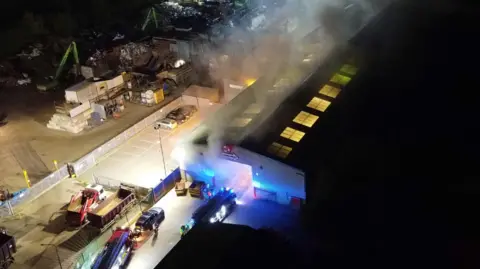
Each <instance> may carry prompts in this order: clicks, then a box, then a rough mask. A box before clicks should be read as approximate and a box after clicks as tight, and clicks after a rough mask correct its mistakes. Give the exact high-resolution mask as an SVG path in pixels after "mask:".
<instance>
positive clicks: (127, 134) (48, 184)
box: [0, 98, 183, 217]
mask: <svg viewBox="0 0 480 269" xmlns="http://www.w3.org/2000/svg"><path fill="white" fill-rule="evenodd" d="M182 104H183V102H182V99H181V98H177V99H175V100H173V101H171V102H170V103H169V104H167V105H166V106H164V107H162V108H161V109H160V110H157V111H156V112H154V113H152V114H150V115H149V116H147V117H146V118H144V119H143V120H141V121H139V122H137V123H136V124H135V125H133V126H132V127H130V128H128V129H127V130H125V131H124V132H123V133H121V134H119V135H117V136H116V137H114V138H112V139H111V140H109V141H108V142H106V143H105V144H103V145H101V146H99V147H98V148H96V149H95V150H93V151H92V152H90V153H88V154H87V155H85V156H83V157H82V158H80V159H79V160H78V161H76V162H75V163H73V167H74V169H75V174H76V175H77V176H80V175H82V174H83V173H85V172H86V171H87V170H88V169H90V168H92V167H93V166H95V165H96V164H97V163H98V162H100V160H101V158H102V157H104V156H105V155H106V154H108V153H109V152H111V151H112V150H114V149H116V148H118V147H119V146H120V145H121V144H123V143H124V142H125V141H127V140H129V139H130V138H132V137H133V136H134V135H136V134H138V133H139V132H140V131H142V130H143V129H145V128H146V127H147V126H150V125H151V124H153V123H154V122H155V121H156V120H158V119H162V118H164V117H165V116H166V115H167V113H168V112H170V111H172V110H173V109H175V108H177V107H179V106H180V105H182ZM68 176H69V175H68V170H67V166H66V165H65V166H62V167H61V168H59V169H58V170H57V171H55V172H53V173H52V174H50V175H48V176H47V177H45V178H44V179H42V180H40V181H39V182H38V183H36V184H35V185H33V186H32V187H31V188H29V189H27V190H26V191H25V192H24V193H23V194H22V195H19V196H18V197H15V198H13V199H11V200H9V201H8V202H9V203H10V204H11V208H12V209H13V212H12V210H10V209H9V206H8V204H7V203H4V204H2V205H0V217H5V216H9V215H12V213H14V211H15V206H18V205H21V204H23V203H25V202H28V201H31V200H33V199H36V198H37V197H39V196H40V195H42V194H43V193H44V192H46V191H48V190H49V189H51V188H53V187H54V186H55V185H57V184H58V183H59V182H60V181H61V180H62V179H64V178H66V177H68Z"/></svg>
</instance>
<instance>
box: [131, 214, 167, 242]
mask: <svg viewBox="0 0 480 269" xmlns="http://www.w3.org/2000/svg"><path fill="white" fill-rule="evenodd" d="M164 219H165V211H163V209H162V208H160V207H152V208H150V209H149V210H148V211H145V212H143V213H142V216H140V218H139V219H138V220H137V222H136V223H135V229H134V230H133V233H134V236H136V237H138V236H141V235H142V234H143V233H144V232H145V231H155V232H156V231H158V226H160V224H161V223H162V221H163V220H164Z"/></svg>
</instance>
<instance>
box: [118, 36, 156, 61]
mask: <svg viewBox="0 0 480 269" xmlns="http://www.w3.org/2000/svg"><path fill="white" fill-rule="evenodd" d="M148 52H150V48H149V47H148V46H147V45H146V44H143V43H133V42H130V43H128V44H125V45H123V46H122V48H121V49H120V63H121V64H122V66H125V67H127V66H133V65H134V62H135V60H136V59H137V58H139V57H140V56H142V55H145V54H147V53H148Z"/></svg>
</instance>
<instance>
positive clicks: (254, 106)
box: [243, 103, 262, 114]
mask: <svg viewBox="0 0 480 269" xmlns="http://www.w3.org/2000/svg"><path fill="white" fill-rule="evenodd" d="M260 112H262V108H261V107H260V105H259V104H255V103H253V104H251V105H250V106H249V107H248V108H247V109H246V110H245V111H244V112H243V113H245V114H258V113H260Z"/></svg>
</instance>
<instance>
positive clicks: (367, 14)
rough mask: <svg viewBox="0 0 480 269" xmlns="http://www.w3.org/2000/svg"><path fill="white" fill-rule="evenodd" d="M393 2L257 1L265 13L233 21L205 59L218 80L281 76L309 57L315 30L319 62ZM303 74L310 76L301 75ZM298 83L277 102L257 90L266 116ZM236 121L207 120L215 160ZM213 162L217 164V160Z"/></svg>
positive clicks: (347, 0) (336, 0) (343, 0)
mask: <svg viewBox="0 0 480 269" xmlns="http://www.w3.org/2000/svg"><path fill="white" fill-rule="evenodd" d="M392 1H393V0H285V4H284V5H283V6H281V7H274V6H275V5H274V4H273V3H274V2H275V1H267V0H263V1H262V0H253V2H254V3H253V6H256V7H258V9H259V10H262V11H263V13H262V14H258V15H257V16H254V17H253V18H249V17H246V18H244V20H243V21H242V22H241V23H238V22H236V24H238V25H236V24H235V23H234V22H232V23H231V26H233V27H232V28H231V29H230V34H229V38H228V39H227V40H226V41H224V42H223V43H222V44H221V45H220V46H216V47H215V48H214V49H213V48H212V49H211V50H210V51H209V53H206V54H205V59H203V60H204V61H205V62H208V63H209V64H210V67H211V69H210V75H211V77H212V78H213V79H214V80H217V81H218V80H221V79H224V78H230V79H233V80H236V81H242V80H243V81H245V80H247V79H251V78H255V79H256V78H259V77H268V78H276V77H277V75H278V74H279V73H280V72H282V71H284V70H285V69H286V68H288V66H290V65H291V66H295V65H298V64H299V62H301V61H302V59H303V58H304V57H306V55H305V51H303V50H302V49H305V47H306V46H305V45H304V44H302V40H303V39H304V37H305V35H307V34H308V33H310V32H312V31H313V30H314V29H317V28H319V29H320V30H319V31H318V35H319V36H318V37H317V41H315V42H313V43H314V44H313V45H312V46H313V48H314V50H315V54H316V59H317V62H316V63H315V64H318V61H321V60H322V59H323V58H324V57H325V56H326V55H324V54H328V52H329V50H328V49H325V48H332V47H334V46H335V45H337V44H345V43H346V42H347V41H348V40H349V39H350V38H351V37H353V36H354V35H355V33H357V32H358V31H359V30H360V29H361V28H362V27H363V26H364V25H365V24H367V23H368V21H369V20H370V19H371V18H373V17H374V16H375V15H376V14H377V13H378V12H379V11H380V10H381V9H383V8H384V7H385V6H386V5H387V4H389V3H390V2H392ZM315 46H316V47H315ZM310 49H312V48H310ZM295 70H297V71H292V72H301V70H300V71H299V69H295ZM290 75H291V76H295V75H294V74H290ZM302 75H306V74H298V75H297V76H298V77H301V76H302ZM293 80H294V79H293ZM297 82H298V83H297ZM299 82H300V81H294V82H293V83H290V86H289V87H288V88H287V89H284V90H283V94H282V98H280V99H277V100H276V101H272V99H271V98H270V97H268V98H267V96H268V90H269V89H262V90H263V92H262V91H260V92H256V93H255V97H256V101H257V103H259V104H260V106H261V107H262V109H263V110H262V111H263V112H262V115H261V116H262V117H265V118H266V117H268V116H269V115H270V114H271V113H273V111H274V110H275V109H276V108H277V106H278V105H279V104H280V103H281V101H283V100H284V98H286V97H288V95H290V94H291V92H293V91H294V90H295V89H296V88H297V87H298V84H299ZM245 105H247V106H248V104H245ZM231 120H232V119H230V118H229V115H216V117H215V119H213V120H211V121H210V122H209V123H208V124H209V125H208V126H209V128H210V130H209V137H208V145H209V149H210V151H209V153H208V155H209V156H210V157H212V160H213V159H215V156H218V153H219V151H220V150H221V147H222V146H223V144H224V141H223V137H224V134H225V130H226V125H228V123H229V122H230V121H231ZM252 128H254V127H252ZM262 128H268V127H266V126H262ZM247 133H248V132H247ZM208 159H210V158H208ZM211 163H212V164H214V163H215V161H212V162H211Z"/></svg>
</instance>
